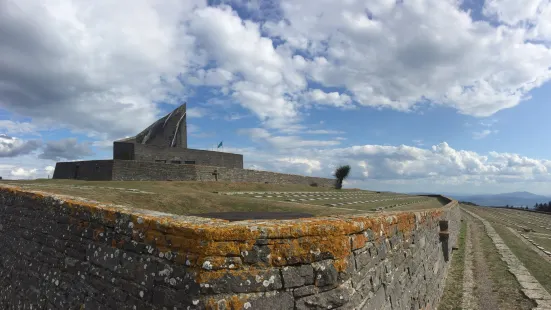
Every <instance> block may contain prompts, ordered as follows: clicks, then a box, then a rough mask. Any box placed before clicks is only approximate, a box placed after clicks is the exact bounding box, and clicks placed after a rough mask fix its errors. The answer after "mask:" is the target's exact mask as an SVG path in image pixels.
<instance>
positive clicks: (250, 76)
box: [0, 0, 551, 194]
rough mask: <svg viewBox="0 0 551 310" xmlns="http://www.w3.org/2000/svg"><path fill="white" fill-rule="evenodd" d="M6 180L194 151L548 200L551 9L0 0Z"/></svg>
mask: <svg viewBox="0 0 551 310" xmlns="http://www.w3.org/2000/svg"><path fill="white" fill-rule="evenodd" d="M0 29H1V30H0V55H1V57H0V133H1V135H0V175H1V176H2V177H4V178H24V179H25V178H36V177H47V175H48V174H51V173H52V170H53V166H54V165H55V162H56V161H60V160H61V161H65V160H79V159H95V158H102V159H108V158H111V157H112V149H111V146H112V143H111V141H113V140H114V139H118V138H123V137H126V136H131V135H134V134H136V133H137V132H139V131H140V130H141V129H143V128H145V127H146V126H147V125H149V124H150V123H151V122H153V121H154V120H155V119H157V118H159V117H161V116H163V115H164V114H166V113H168V112H169V111H170V110H172V109H173V108H175V107H176V106H177V105H179V104H181V103H183V102H187V103H188V132H189V146H190V147H193V148H201V149H209V148H212V147H213V146H214V145H216V144H218V142H220V141H223V143H224V151H231V152H239V153H243V154H244V156H245V165H246V167H248V168H253V169H265V170H273V171H281V172H289V173H299V174H307V175H314V176H322V177H330V176H331V173H332V171H333V169H334V168H335V166H336V165H339V164H350V165H351V166H352V174H351V177H350V180H349V182H348V184H347V186H348V187H351V186H354V187H361V188H370V189H378V190H396V191H405V192H411V191H445V192H452V193H499V192H508V191H516V190H528V191H531V192H534V193H540V194H551V186H550V185H551V146H550V144H549V143H548V142H546V141H548V140H549V133H550V132H551V121H550V120H551V105H550V104H549V101H550V98H551V84H550V83H549V80H550V79H551V68H550V67H551V4H550V2H549V1H548V0H522V1H521V0H486V1H482V0H464V1H460V0H372V1H354V0H347V1H328V0H318V1H310V0H280V1H272V0H262V1H260V0H257V1H255V0H253V1H244V0H234V1H210V2H204V1H199V0H197V1H195V0H193V1H192V0H188V1H181V0H174V1H171V0H159V1H153V0H132V1H108V0H96V1H77V0H75V1H69V0H65V1H59V0H42V1H36V0H0Z"/></svg>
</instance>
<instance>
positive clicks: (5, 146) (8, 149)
mask: <svg viewBox="0 0 551 310" xmlns="http://www.w3.org/2000/svg"><path fill="white" fill-rule="evenodd" d="M39 147H40V142H39V141H36V140H29V141H24V140H21V139H17V138H14V137H10V136H7V135H4V134H0V157H15V156H20V155H25V154H29V153H30V152H32V151H34V150H36V149H38V148H39Z"/></svg>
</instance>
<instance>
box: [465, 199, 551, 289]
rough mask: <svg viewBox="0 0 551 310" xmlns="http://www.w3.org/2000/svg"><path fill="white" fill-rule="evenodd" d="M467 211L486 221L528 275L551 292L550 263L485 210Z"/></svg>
mask: <svg viewBox="0 0 551 310" xmlns="http://www.w3.org/2000/svg"><path fill="white" fill-rule="evenodd" d="M468 210H469V211H472V212H475V213H476V214H478V215H480V216H482V217H483V218H485V219H486V220H488V221H489V222H490V223H491V224H492V226H493V227H494V229H495V230H496V232H497V233H498V234H499V236H500V237H501V238H502V239H503V241H504V242H505V244H506V245H507V246H508V247H509V248H510V249H511V251H512V252H513V253H514V254H515V256H516V257H517V258H518V259H519V260H520V261H521V262H522V264H523V265H524V267H526V268H527V269H528V271H530V273H531V274H532V275H533V276H534V277H535V278H536V279H537V280H538V282H540V284H541V285H542V286H543V287H544V288H545V289H546V290H547V291H548V292H551V263H549V262H548V261H546V260H545V259H543V258H542V257H541V256H540V255H539V254H538V253H536V252H535V251H534V250H533V249H532V248H531V247H530V246H528V245H527V244H525V243H524V242H522V240H520V239H519V238H518V237H517V236H515V235H514V234H513V233H511V231H509V229H508V228H507V227H508V226H509V227H510V225H507V223H504V222H502V221H500V220H496V219H495V218H493V217H492V215H493V213H490V212H488V210H487V209H486V208H481V207H478V208H468ZM494 210H495V209H494ZM527 213H528V212H527ZM498 214H499V213H498ZM513 228H515V227H513ZM529 235H530V237H531V238H532V237H534V236H535V235H533V234H529ZM534 241H536V242H538V243H539V242H540V240H539V239H535V238H534ZM542 243H543V242H542ZM541 246H543V247H546V246H545V245H544V244H541Z"/></svg>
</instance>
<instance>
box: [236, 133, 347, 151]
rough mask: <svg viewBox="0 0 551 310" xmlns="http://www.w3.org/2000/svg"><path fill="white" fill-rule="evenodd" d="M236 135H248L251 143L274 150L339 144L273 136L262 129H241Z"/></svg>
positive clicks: (333, 141) (331, 141)
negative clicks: (262, 144)
mask: <svg viewBox="0 0 551 310" xmlns="http://www.w3.org/2000/svg"><path fill="white" fill-rule="evenodd" d="M238 133H239V134H242V135H248V136H249V137H250V138H251V139H252V140H253V141H256V142H259V143H268V144H269V145H271V146H272V147H274V148H276V149H294V148H310V147H324V146H334V145H338V144H340V142H339V141H337V140H305V139H303V138H301V137H299V136H273V135H272V134H270V132H269V131H268V130H266V129H263V128H248V129H241V130H239V131H238Z"/></svg>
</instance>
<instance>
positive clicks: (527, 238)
mask: <svg viewBox="0 0 551 310" xmlns="http://www.w3.org/2000/svg"><path fill="white" fill-rule="evenodd" d="M520 235H521V236H522V237H523V238H524V239H526V240H528V242H530V243H531V244H533V245H534V246H535V247H536V248H538V249H539V250H540V251H542V252H543V253H545V254H547V255H548V256H551V252H549V251H547V250H546V249H545V248H544V247H542V246H541V245H539V244H537V243H536V242H535V241H534V240H532V239H530V237H528V236H526V235H525V234H523V233H520Z"/></svg>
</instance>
